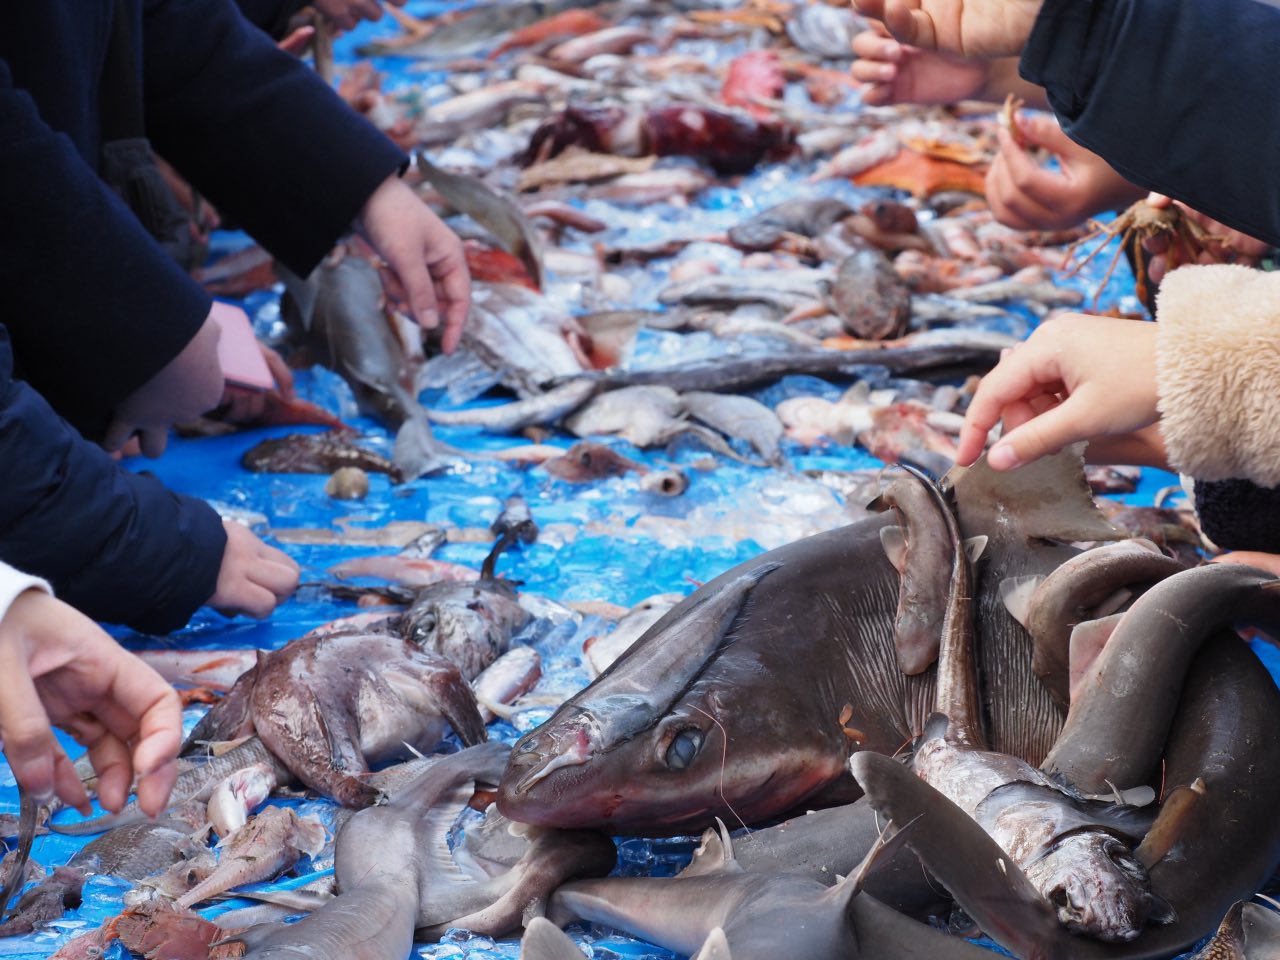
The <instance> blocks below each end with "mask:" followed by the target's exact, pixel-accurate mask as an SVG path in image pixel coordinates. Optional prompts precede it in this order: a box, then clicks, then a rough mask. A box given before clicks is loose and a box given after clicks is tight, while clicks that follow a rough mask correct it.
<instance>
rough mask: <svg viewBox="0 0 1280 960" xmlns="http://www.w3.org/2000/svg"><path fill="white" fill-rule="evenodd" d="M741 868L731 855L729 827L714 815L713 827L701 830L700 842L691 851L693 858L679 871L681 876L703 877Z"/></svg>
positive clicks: (731, 840) (731, 841)
mask: <svg viewBox="0 0 1280 960" xmlns="http://www.w3.org/2000/svg"><path fill="white" fill-rule="evenodd" d="M739 869H741V868H740V867H739V866H738V861H737V859H736V858H735V857H734V855H733V838H732V837H730V836H729V828H728V827H726V826H725V825H724V821H723V820H721V819H720V818H719V817H716V825H715V829H707V830H705V831H703V834H702V843H700V844H699V845H698V849H697V850H695V851H693V859H692V860H691V861H689V865H688V866H687V867H685V868H684V869H683V870H681V871H680V873H679V874H677V876H681V877H705V876H707V875H709V874H713V873H723V872H724V871H726V870H730V871H737V870H739Z"/></svg>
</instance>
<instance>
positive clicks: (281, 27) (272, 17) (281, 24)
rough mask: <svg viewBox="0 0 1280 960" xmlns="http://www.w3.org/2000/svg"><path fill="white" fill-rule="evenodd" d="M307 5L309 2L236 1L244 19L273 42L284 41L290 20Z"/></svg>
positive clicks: (281, 0)
mask: <svg viewBox="0 0 1280 960" xmlns="http://www.w3.org/2000/svg"><path fill="white" fill-rule="evenodd" d="M306 5H307V0H236V6H237V7H239V8H240V12H241V13H242V14H244V18H245V19H246V20H248V21H249V22H250V23H252V24H253V25H254V26H255V27H257V28H258V29H259V30H261V31H262V32H263V33H265V34H266V35H267V36H269V37H271V38H272V39H273V40H283V39H284V35H285V31H286V30H287V29H288V26H289V18H290V17H292V16H293V15H294V14H295V13H297V12H298V11H299V10H301V9H302V8H303V7H305V6H306Z"/></svg>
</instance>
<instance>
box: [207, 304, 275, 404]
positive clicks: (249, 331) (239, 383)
mask: <svg viewBox="0 0 1280 960" xmlns="http://www.w3.org/2000/svg"><path fill="white" fill-rule="evenodd" d="M209 316H210V317H212V318H213V319H214V320H215V321H216V322H217V324H218V326H219V327H220V328H221V330H222V335H221V336H220V337H219V338H218V363H219V364H220V365H221V366H222V375H223V376H224V377H226V380H227V383H229V384H231V385H232V386H236V387H246V388H248V389H250V390H272V389H274V388H275V385H276V382H275V380H274V379H272V376H271V370H270V368H269V367H268V366H267V361H266V360H265V359H264V358H263V356H262V351H261V350H260V349H259V348H258V340H257V338H256V337H255V336H254V335H253V325H252V324H251V323H250V322H249V315H248V314H246V313H245V312H244V311H243V310H241V309H240V308H239V307H236V306H232V305H231V304H229V303H222V302H221V301H217V300H215V301H214V304H213V309H212V310H211V311H210V312H209Z"/></svg>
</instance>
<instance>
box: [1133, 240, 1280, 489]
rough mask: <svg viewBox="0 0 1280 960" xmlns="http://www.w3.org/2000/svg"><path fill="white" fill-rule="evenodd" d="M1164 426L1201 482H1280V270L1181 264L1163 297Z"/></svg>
mask: <svg viewBox="0 0 1280 960" xmlns="http://www.w3.org/2000/svg"><path fill="white" fill-rule="evenodd" d="M1156 319H1157V320H1158V321H1159V333H1158V335H1157V340H1156V344H1157V346H1156V380H1157V386H1158V390H1159V395H1160V415H1161V416H1160V432H1161V434H1163V436H1164V440H1165V444H1166V446H1167V447H1168V452H1169V462H1170V464H1171V465H1172V466H1173V468H1174V469H1175V470H1177V471H1179V472H1181V473H1186V474H1190V475H1191V476H1193V477H1195V478H1196V479H1197V480H1225V479H1227V478H1230V477H1236V478H1243V479H1246V480H1252V481H1253V482H1254V483H1256V484H1258V485H1260V486H1263V487H1274V486H1277V485H1280V273H1263V272H1262V271H1259V270H1250V269H1249V268H1247V267H1241V266H1230V265H1226V264H1222V265H1216V266H1194V267H1182V268H1181V269H1179V270H1175V271H1173V272H1172V273H1170V274H1169V275H1168V276H1167V277H1165V279H1164V282H1163V283H1162V284H1161V285H1160V293H1159V296H1158V299H1157V304H1156Z"/></svg>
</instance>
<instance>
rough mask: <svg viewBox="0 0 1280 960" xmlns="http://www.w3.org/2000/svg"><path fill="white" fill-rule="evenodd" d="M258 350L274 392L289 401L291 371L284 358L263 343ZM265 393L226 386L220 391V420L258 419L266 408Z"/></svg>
mask: <svg viewBox="0 0 1280 960" xmlns="http://www.w3.org/2000/svg"><path fill="white" fill-rule="evenodd" d="M258 349H259V350H261V351H262V358H263V359H264V360H266V361H267V369H268V370H270V371H271V379H272V380H274V381H275V383H276V392H277V393H278V394H279V395H280V396H281V397H283V398H284V399H286V400H289V399H291V398H292V397H293V371H292V370H290V369H289V365H288V364H287V363H285V362H284V357H282V356H280V354H278V353H276V351H274V350H272V349H271V348H270V347H268V346H267V345H266V344H265V343H259V344H258ZM267 392H268V391H264V390H250V389H248V388H247V387H237V386H233V385H232V384H229V383H228V384H226V385H225V389H224V390H223V391H222V402H221V403H220V404H219V405H218V409H219V411H220V414H221V419H223V420H226V421H227V422H228V423H250V422H252V421H254V420H257V419H259V418H260V417H261V416H262V414H263V412H264V411H265V410H266V408H267Z"/></svg>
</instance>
